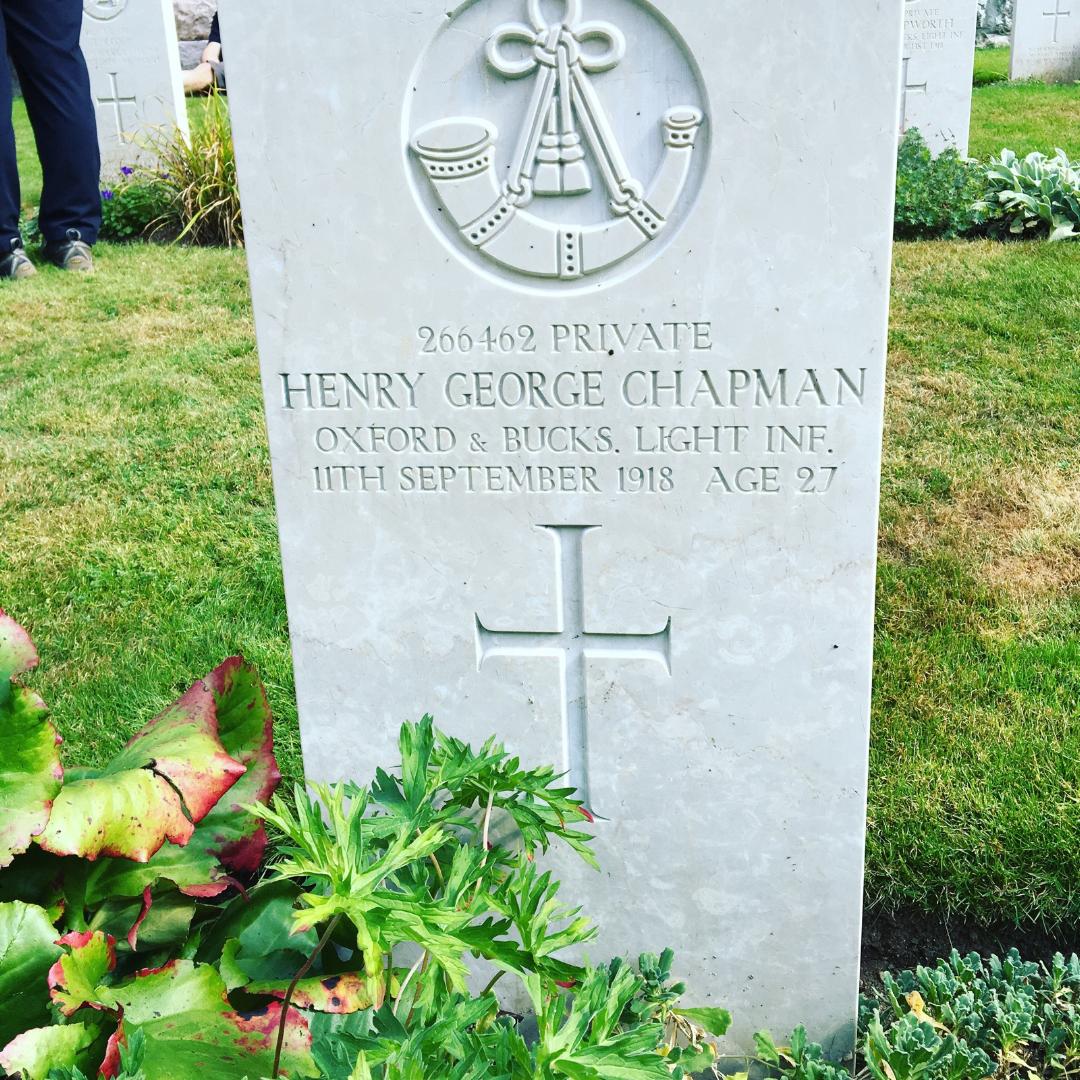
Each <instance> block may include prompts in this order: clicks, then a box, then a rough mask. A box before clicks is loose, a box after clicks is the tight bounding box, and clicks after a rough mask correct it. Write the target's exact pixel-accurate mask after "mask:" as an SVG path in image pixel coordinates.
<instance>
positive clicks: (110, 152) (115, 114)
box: [82, 0, 188, 183]
mask: <svg viewBox="0 0 1080 1080" xmlns="http://www.w3.org/2000/svg"><path fill="white" fill-rule="evenodd" d="M83 8H84V11H85V15H84V16H83V31H82V49H83V53H84V54H85V55H86V64H87V67H88V68H89V69H90V90H91V93H92V94H93V97H94V103H95V105H96V111H97V124H98V141H99V143H100V145H101V176H102V181H103V182H105V183H108V182H109V181H111V180H113V179H115V177H116V176H117V175H118V174H119V172H120V169H121V168H122V167H123V166H125V165H133V164H134V163H135V162H136V161H139V162H147V161H149V160H151V159H152V156H153V155H152V153H151V152H150V151H149V150H148V149H147V146H146V142H147V137H148V136H149V135H151V134H152V133H153V132H154V131H155V130H163V129H169V128H174V127H176V126H177V125H179V126H180V128H181V130H183V131H184V132H185V133H186V132H187V130H188V125H187V112H186V109H185V105H184V91H183V86H182V83H181V81H180V57H179V52H178V47H177V41H176V26H175V24H174V22H173V13H172V2H171V0H84V3H83Z"/></svg>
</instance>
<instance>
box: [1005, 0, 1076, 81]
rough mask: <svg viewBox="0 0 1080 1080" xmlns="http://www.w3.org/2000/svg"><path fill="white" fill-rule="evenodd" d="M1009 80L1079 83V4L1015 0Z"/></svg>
mask: <svg viewBox="0 0 1080 1080" xmlns="http://www.w3.org/2000/svg"><path fill="white" fill-rule="evenodd" d="M1009 77H1010V78H1012V79H1041V80H1042V81H1043V82H1050V83H1057V82H1075V81H1076V80H1077V79H1080V0H1016V11H1015V13H1014V15H1013V31H1012V58H1011V61H1010V66H1009Z"/></svg>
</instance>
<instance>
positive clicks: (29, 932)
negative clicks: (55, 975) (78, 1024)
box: [0, 902, 60, 1046]
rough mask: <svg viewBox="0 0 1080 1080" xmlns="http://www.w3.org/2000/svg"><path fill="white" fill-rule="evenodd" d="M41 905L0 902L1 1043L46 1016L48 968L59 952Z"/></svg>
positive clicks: (42, 1020) (36, 1023)
mask: <svg viewBox="0 0 1080 1080" xmlns="http://www.w3.org/2000/svg"><path fill="white" fill-rule="evenodd" d="M55 942H56V930H55V929H54V928H53V925H52V923H51V922H50V921H49V917H48V915H46V913H45V911H44V910H43V909H42V908H39V907H36V906H34V905H33V904H24V903H21V902H15V903H11V904H0V1003H2V1005H3V1008H0V1046H3V1045H4V1044H5V1043H7V1042H8V1041H9V1040H11V1039H13V1038H14V1037H15V1036H16V1035H18V1034H19V1032H21V1031H27V1030H28V1029H30V1028H32V1027H36V1026H37V1025H38V1024H44V1023H46V1022H47V1020H48V1018H49V988H48V983H47V982H46V979H47V977H48V974H49V969H50V968H51V967H52V965H53V963H54V962H55V960H56V958H57V957H58V956H59V955H60V947H59V946H58V945H57V944H56V943H55Z"/></svg>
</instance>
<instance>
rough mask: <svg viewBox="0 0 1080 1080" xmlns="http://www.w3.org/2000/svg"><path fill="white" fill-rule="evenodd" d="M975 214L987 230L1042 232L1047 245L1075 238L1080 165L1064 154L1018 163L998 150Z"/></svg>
mask: <svg viewBox="0 0 1080 1080" xmlns="http://www.w3.org/2000/svg"><path fill="white" fill-rule="evenodd" d="M975 210H976V212H977V213H979V214H980V215H982V217H983V218H984V219H985V220H986V222H987V223H988V224H990V225H991V227H994V226H997V227H999V228H1001V229H1003V230H1007V231H1008V232H1009V233H1011V234H1013V235H1016V236H1019V235H1024V234H1026V233H1032V232H1045V233H1046V234H1047V235H1048V236H1049V238H1050V240H1051V241H1059V240H1072V239H1075V238H1076V237H1078V236H1080V162H1072V161H1070V160H1069V155H1068V154H1066V153H1065V151H1064V150H1061V149H1058V151H1057V152H1056V153H1055V155H1054V156H1053V157H1052V158H1049V157H1047V156H1046V155H1045V154H1040V153H1033V154H1028V155H1027V157H1025V158H1023V159H1021V158H1020V157H1018V156H1017V155H1016V154H1015V153H1014V152H1013V151H1012V150H1002V151H1001V154H1000V155H999V156H998V157H995V158H991V159H990V164H989V165H988V166H987V168H986V194H985V195H984V197H983V198H982V199H980V200H979V201H978V202H977V203H976V204H975Z"/></svg>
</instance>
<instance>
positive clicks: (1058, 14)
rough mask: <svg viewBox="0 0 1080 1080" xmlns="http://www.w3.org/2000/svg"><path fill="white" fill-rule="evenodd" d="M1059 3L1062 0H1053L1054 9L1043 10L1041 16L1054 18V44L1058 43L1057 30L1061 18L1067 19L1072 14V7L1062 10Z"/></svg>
mask: <svg viewBox="0 0 1080 1080" xmlns="http://www.w3.org/2000/svg"><path fill="white" fill-rule="evenodd" d="M1061 4H1062V0H1054V10H1053V11H1044V12H1043V18H1045V19H1053V20H1054V37H1053V43H1054V44H1055V45H1057V44H1059V42H1058V30H1059V29H1060V26H1061V20H1062V19H1067V18H1069V16H1071V15H1072V9H1071V8H1070V9H1069V10H1068V11H1062V10H1061Z"/></svg>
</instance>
